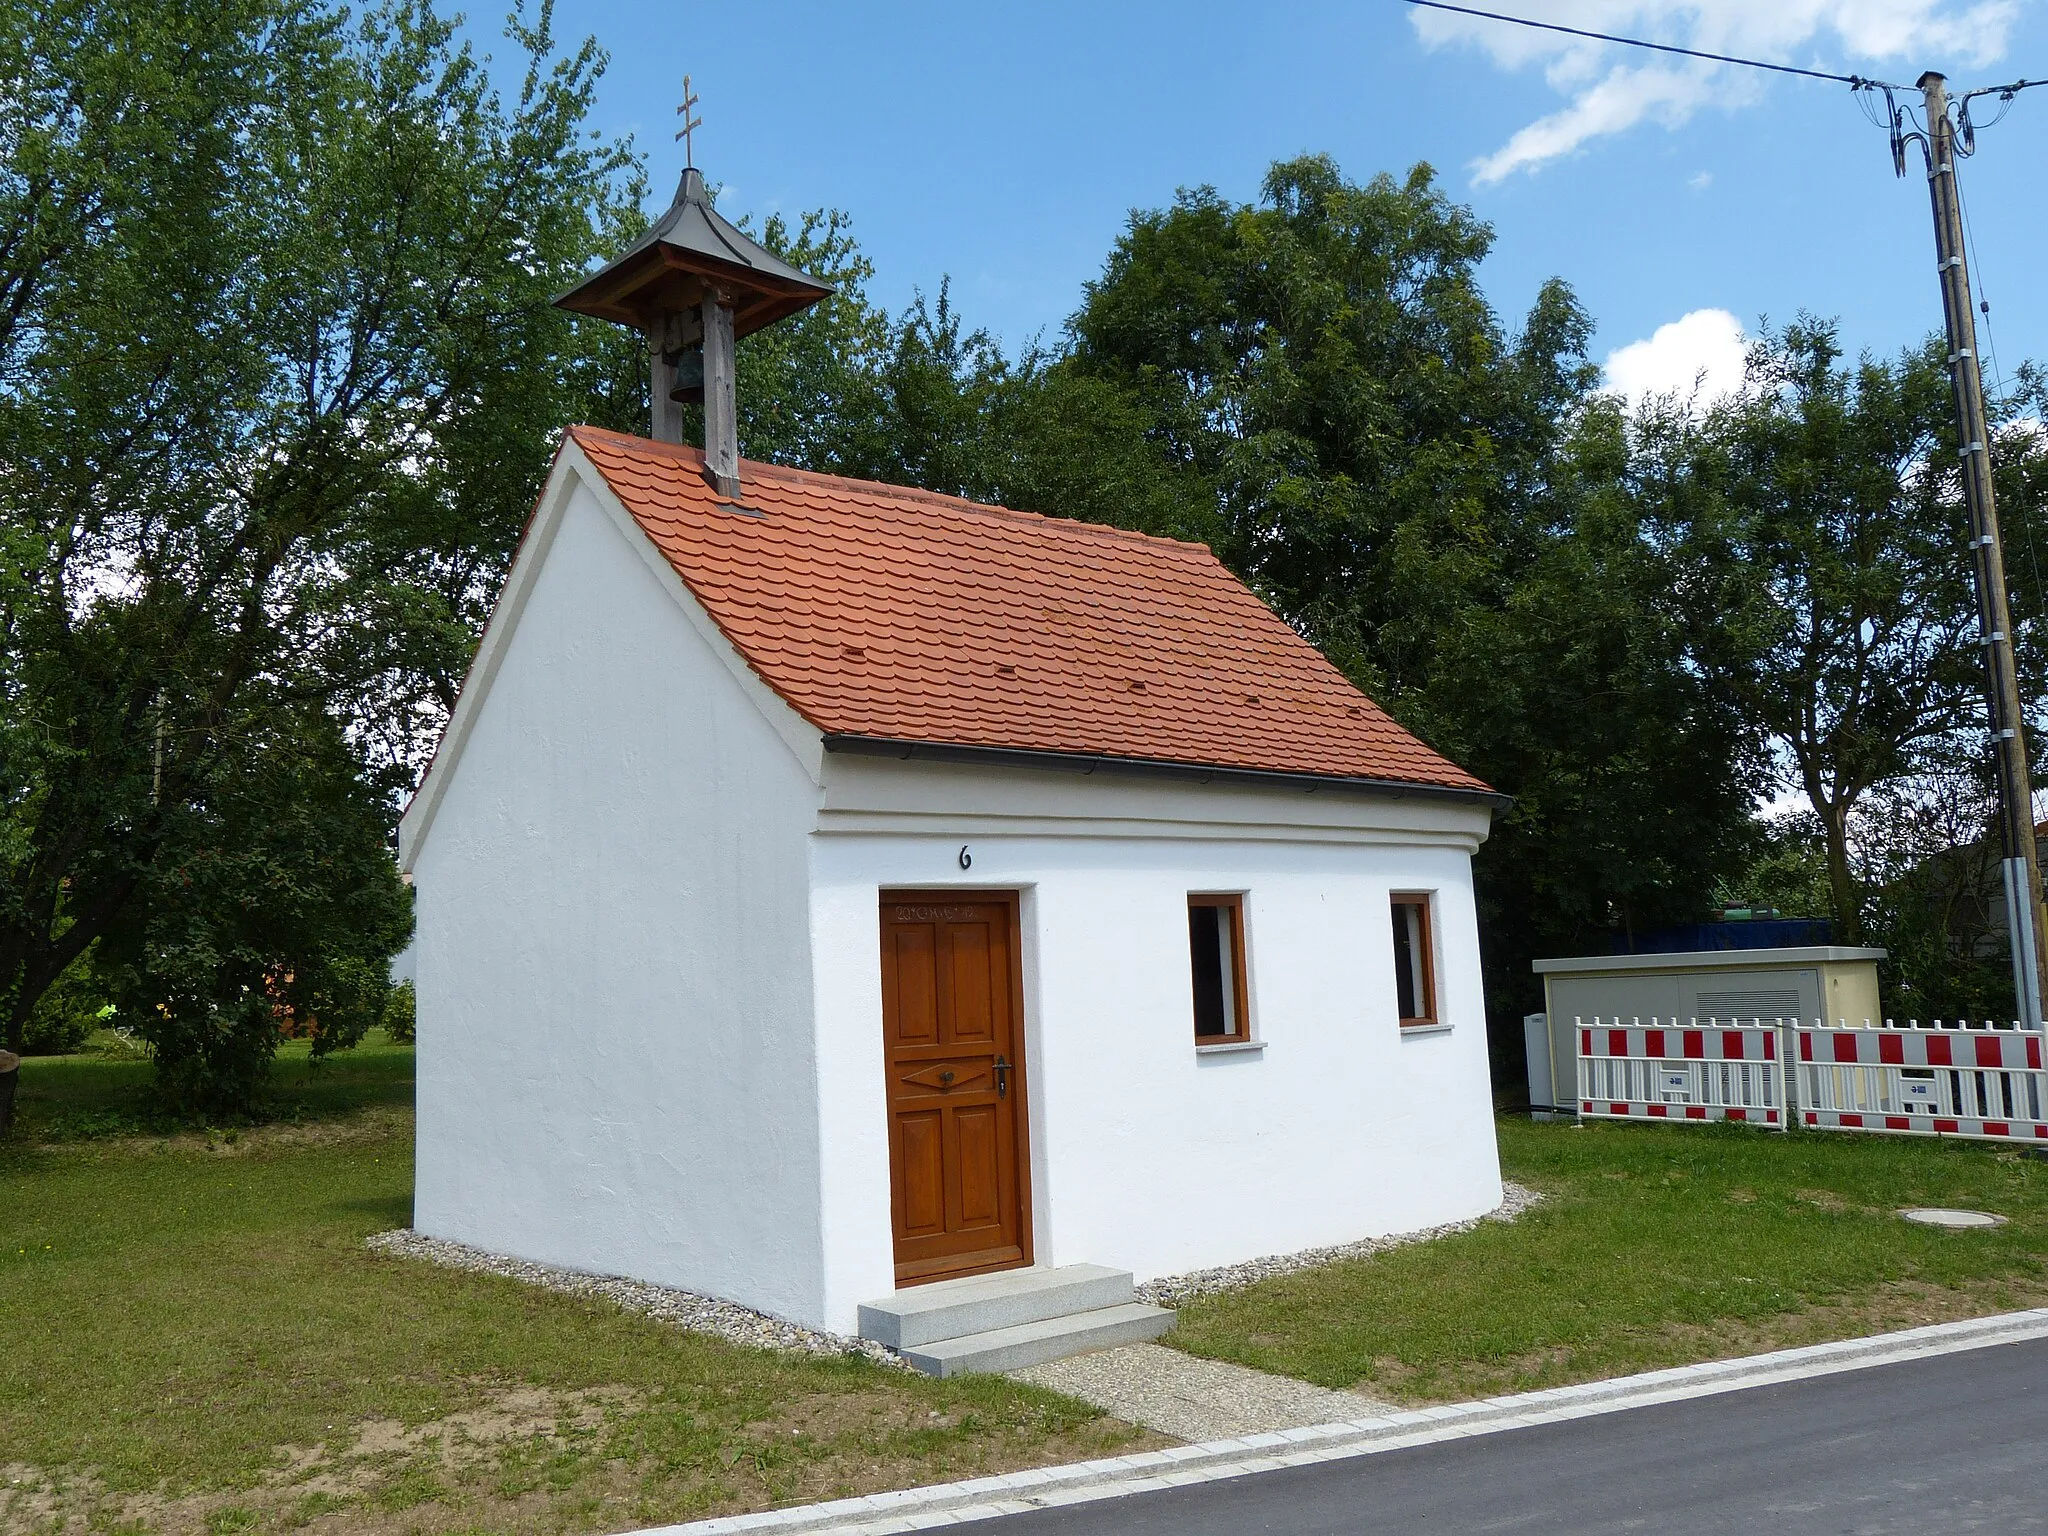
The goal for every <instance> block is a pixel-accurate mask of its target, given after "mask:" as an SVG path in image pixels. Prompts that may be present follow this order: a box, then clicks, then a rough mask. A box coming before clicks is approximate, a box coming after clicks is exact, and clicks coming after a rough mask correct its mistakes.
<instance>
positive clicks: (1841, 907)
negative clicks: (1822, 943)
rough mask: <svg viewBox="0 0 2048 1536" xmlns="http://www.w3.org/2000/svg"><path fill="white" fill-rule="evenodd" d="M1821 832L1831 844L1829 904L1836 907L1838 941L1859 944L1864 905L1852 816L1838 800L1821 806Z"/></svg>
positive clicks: (1836, 935) (1861, 935)
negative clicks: (1853, 852)
mask: <svg viewBox="0 0 2048 1536" xmlns="http://www.w3.org/2000/svg"><path fill="white" fill-rule="evenodd" d="M1820 810H1821V817H1820V824H1821V829H1822V831H1823V833H1824V834H1825V836H1826V837H1827V844H1828V901H1829V904H1830V905H1831V906H1833V908H1834V917H1835V942H1836V943H1837V944H1858V943H1861V942H1862V939H1863V903H1862V900H1861V892H1859V891H1858V890H1857V888H1856V876H1855V874H1854V873H1853V872H1852V871H1851V870H1850V868H1849V817H1848V811H1847V806H1846V804H1845V803H1844V802H1842V801H1837V802H1836V803H1835V804H1833V805H1830V806H1825V807H1821V808H1820Z"/></svg>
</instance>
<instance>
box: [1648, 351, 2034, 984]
mask: <svg viewBox="0 0 2048 1536" xmlns="http://www.w3.org/2000/svg"><path fill="white" fill-rule="evenodd" d="M1954 421H1955V418H1954V407H1953V404H1952V399H1951V396H1950V394H1949V385H1948V379H1947V371H1946V368H1945V366H1944V361H1943V357H1942V354H1941V350H1940V347H1939V345H1938V344H1937V343H1934V342H1929V343H1927V344H1926V345H1924V346H1921V347H1918V348H1915V349H1913V350H1911V351H1908V352H1906V353H1903V354H1901V355H1900V356H1899V357H1898V358H1897V359H1896V360H1894V361H1892V362H1885V361H1881V360H1878V359H1874V358H1870V357H1865V358H1863V359H1862V360H1861V361H1859V362H1858V363H1856V364H1854V365H1848V364H1845V363H1844V362H1843V361H1842V357H1841V351H1840V347H1839V344H1838V343H1837V341H1836V338H1835V330H1834V327H1833V325H1832V324H1829V323H1826V322H1822V321H1817V320H1813V319H1810V318H1806V319H1802V320H1800V321H1799V322H1797V323H1796V324H1794V325H1792V326H1789V327H1787V328H1786V329H1784V330H1783V331H1780V332H1766V333H1765V334H1764V335H1763V336H1762V337H1761V338H1760V340H1759V341H1758V343H1757V345H1756V347H1755V348H1754V350H1753V351H1752V353H1751V356H1750V359H1749V368H1748V378H1747V382H1746V384H1745V386H1744V388H1743V389H1742V391H1741V392H1740V393H1739V394H1738V395H1736V396H1735V397H1733V398H1732V399H1730V400H1729V401H1727V402H1725V403H1723V404H1720V405H1717V406H1715V407H1713V408H1711V409H1708V410H1706V411H1703V412H1701V411H1694V410H1692V409H1690V408H1688V407H1686V406H1683V405H1681V404H1678V403H1676V402H1673V403H1670V404H1668V405H1667V406H1666V407H1664V408H1663V409H1661V410H1659V411H1656V412H1653V413H1651V415H1650V416H1649V417H1647V418H1646V419H1645V421H1644V422H1643V423H1642V426H1643V452H1644V453H1645V455H1646V456H1647V457H1648V458H1649V459H1651V460H1652V461H1654V463H1655V464H1656V465H1658V466H1659V469H1658V475H1659V477H1660V478H1661V486H1660V494H1661V496H1662V498H1663V500H1664V502H1665V511H1664V514H1663V516H1664V518H1665V520H1666V531H1667V534H1668V536H1669V537H1671V538H1672V539H1673V540H1674V541H1675V542H1676V543H1677V544H1678V545H1680V546H1681V547H1682V549H1683V551H1684V559H1683V562H1682V566H1681V569H1683V570H1684V571H1685V572H1686V593H1685V597H1686V601H1687V603H1688V605H1689V607H1690V609H1691V612H1692V622H1693V627H1694V631H1695V634H1696V635H1697V637H1698V639H1697V650H1698V654H1699V656H1700V657H1701V659H1702V664H1703V665H1704V666H1705V667H1706V668H1708V669H1709V671H1710V672H1711V673H1712V674H1713V675H1714V677H1715V678H1716V679H1717V681H1718V682H1719V683H1720V685H1721V686H1723V687H1725V688H1726V689H1727V690H1728V691H1729V693H1730V695H1731V696H1732V697H1733V698H1734V700H1735V702H1736V706H1737V707H1738V708H1739V709H1740V710H1741V712H1742V714H1743V717H1744V719H1745V720H1746V721H1747V722H1748V724H1749V726H1750V728H1751V729H1752V730H1753V731H1754V732H1755V733H1756V734H1757V735H1758V736H1759V737H1762V738H1767V739H1768V740H1770V741H1771V742H1772V743H1774V744H1775V746H1776V748H1777V751H1778V753H1779V761H1778V769H1779V772H1780V774H1781V775H1782V777H1783V778H1784V779H1786V780H1789V781H1790V783H1791V785H1792V786H1794V787H1796V788H1797V789H1798V790H1799V791H1800V792H1801V793H1802V794H1804V796H1805V797H1806V799H1807V801H1808V803H1809V804H1810V805H1811V807H1812V810H1813V814H1814V816H1815V817H1816V819H1817V821H1818V823H1819V827H1820V832H1821V836H1822V839H1823V843H1824V846H1825V848H1826V856H1827V870H1828V882H1829V887H1830V892H1831V905H1832V908H1833V916H1834V921H1835V925H1836V926H1835V931H1836V935H1837V938H1838V939H1839V940H1840V941H1841V942H1845V943H1854V942H1857V941H1858V940H1859V938H1860V937H1861V935H1862V934H1863V931H1864V910H1863V909H1864V900H1863V896H1864V892H1863V885H1862V882H1861V881H1860V880H1859V878H1858V873H1857V850H1856V847H1855V841H1856V820H1857V815H1858V812H1859V809H1860V808H1861V807H1863V806H1864V805H1865V804H1866V802H1867V800H1868V797H1869V796H1870V795H1871V793H1872V792H1873V791H1874V790H1877V789H1879V788H1880V787H1881V786H1885V785H1887V784H1892V783H1895V782H1898V781H1903V780H1905V779H1907V778H1909V777H1910V776H1912V775H1914V774H1916V773H1917V772H1920V771H1921V770H1922V769H1924V768H1926V767H1928V766H1930V765H1933V764H1936V763H1941V764H1944V765H1946V764H1952V763H1956V762H1967V761H1970V760H1973V759H1975V758H1976V757H1978V756H1980V755H1981V754H1982V753H1983V751H1984V750H1985V744H1986V738H1985V725H1984V719H1985V715H1984V703H1983V698H1984V694H1983V690H1984V672H1983V662H1982V658H1981V656H1980V655H1979V653H1978V648H1977V644H1976V640H1977V615H1976V601H1975V597H1974V592H1973V588H1972V585H1971V579H1970V570H1971V553H1970V550H1969V547H1968V538H1969V531H1968V521H1967V518H1966V516H1965V514H1964V511H1963V506H1962V494H1961V487H1960V483H1959V480H1958V477H1957V470H1956V457H1955V453H1954V449H1953V439H1954V432H1955V427H1954ZM2004 436H2005V442H2004V444H2003V445H2002V446H2005V447H2019V446H2023V444H2022V443H2021V441H2020V439H2019V437H2018V435H2017V434H2016V433H2015V431H2014V429H2013V428H2012V427H2011V426H2010V424H2008V426H2007V430H2006V432H2005V434H2004ZM2023 457H2024V456H2023ZM2008 478H2009V479H2010V478H2011V477H2008ZM2013 484H2014V485H2015V487H2016V488H2020V489H2024V482H2021V481H2014V482H2013ZM2005 511H2006V513H2007V516H2008V520H2009V523H2010V525H2011V526H2012V527H2014V528H2016V529H2021V530H2025V529H2028V528H2029V527H2030V525H2031V522H2032V520H2033V518H2034V516H2035V508H2034V506H2033V505H2032V504H2031V503H2030V499H2029V498H2027V497H2026V496H2024V495H2019V496H2015V497H2013V498H2011V499H2009V501H2008V503H2007V505H2006V508H2005ZM2020 611H2021V612H2025V611H2026V610H2025V609H2021V610H2020ZM2033 611H2035V612H2038V609H2035V610H2033ZM2036 627H2037V626H2036ZM2038 648H2039V637H2038V635H2037V634H2030V635H2029V636H2028V637H2027V641H2026V651H2027V657H2028V670H2029V671H2030V672H2031V673H2033V674H2034V675H2038V672H2039V664H2038V655H2037V654H2036V653H2037V652H2038ZM2036 696H2038V693H2037V694H2036ZM1893 820H1894V821H1895V822H1896V818H1893Z"/></svg>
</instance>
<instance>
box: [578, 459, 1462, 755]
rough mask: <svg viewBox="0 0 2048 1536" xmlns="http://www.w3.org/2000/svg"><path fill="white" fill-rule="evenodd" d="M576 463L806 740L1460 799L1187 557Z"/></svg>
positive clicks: (1078, 529)
mask: <svg viewBox="0 0 2048 1536" xmlns="http://www.w3.org/2000/svg"><path fill="white" fill-rule="evenodd" d="M570 436H571V437H573V438H574V440H575V441H576V443H577V445H578V446H579V447H581V448H582V449H583V451H584V452H585V453H586V454H587V455H589V457H590V460H591V462H592V463H593V464H595V465H596V466H597V469H598V471H599V473H601V474H602V475H603V476H604V478H605V482H606V484H608V485H609V486H610V487H611V489H612V491H613V492H614V493H615V494H616V495H617V496H618V498H619V500H620V501H621V502H623V503H624V504H625V507H626V509H627V510H628V511H629V512H631V513H632V515H633V517H634V519H635V520H636V521H637V522H638V523H639V524H640V526H641V528H643V529H644V530H645V531H646V533H647V536H648V537H649V538H650V539H652V540H653V541H654V544H655V546H656V547H657V548H658V549H660V551H661V552H662V553H663V554H664V555H666V556H667V557H668V561H669V563H670V564H671V565H672V566H674V567H675V571H676V574H677V575H678V576H680V577H681V578H682V579H683V582H684V584H685V585H686V586H688V588H689V589H690V591H691V592H692V593H693V594H694V595H695V596H696V598H697V600H698V601H699V602H700V603H702V604H703V605H704V607H705V609H706V610H707V611H708V612H709V613H710V615H711V617H712V618H713V620H715V621H716V622H717V624H718V626H719V628H720V629H722V630H723V631H724V632H725V634H726V636H727V638H729V639H730V640H731V641H732V643H733V645H734V646H736V647H737V648H738V650H739V652H740V654H741V655H742V656H744V657H745V658H746V660H747V662H748V663H749V665H751V666H752V667H753V669H754V670H755V671H756V672H757V673H759V674H760V676H761V678H762V680H763V681H765V682H766V683H767V684H768V686H769V687H771V688H773V689H774V690H775V691H776V692H777V693H778V694H780V695H781V696H782V697H783V698H784V699H786V700H788V702H789V703H790V705H791V706H792V707H793V708H795V709H796V710H797V712H798V713H799V714H801V715H802V716H803V717H804V718H805V719H806V720H808V721H810V723H811V724H812V725H814V726H816V727H817V728H818V729H819V730H820V731H822V732H824V733H825V734H826V735H828V736H862V737H880V738H887V739H890V740H895V741H903V742H929V743H941V744H945V745H948V746H965V747H995V748H1010V749H1016V750H1025V751H1034V752H1061V753H1080V754H1089V755H1102V756H1108V757H1117V758H1130V759H1138V760H1146V761H1163V762H1171V763H1184V764H1192V765H1199V766H1204V767H1224V768H1240V769H1253V770H1261V771H1267V772H1280V773H1297V774H1315V775H1327V776H1336V777H1343V778H1367V779H1378V780H1388V781H1395V782H1401V783H1409V784H1429V785H1439V786H1443V787H1447V788H1458V789H1473V790H1483V789H1485V787H1486V786H1485V785H1483V784H1482V783H1481V782H1480V781H1479V780H1478V779H1476V778H1474V777H1473V776H1472V775H1471V774H1469V773H1466V772H1465V771H1464V770H1463V769H1461V768H1459V767H1457V766H1456V765H1455V764H1453V763H1451V762H1449V761H1447V760H1445V759H1444V758H1442V757H1439V756H1438V755H1437V754H1436V753H1435V752H1432V751H1431V750H1430V749H1429V748H1428V747H1426V746H1424V745H1423V744H1422V743H1421V742H1420V741H1418V740H1417V739H1416V738H1415V737H1413V736H1411V735H1410V734H1409V733H1408V732H1407V731H1405V730H1403V729H1402V728H1401V727H1400V726H1398V725H1396V724H1395V723H1394V722H1393V721H1392V720H1391V719H1390V718H1388V716H1387V714H1386V713H1385V711H1383V710H1382V709H1381V708H1380V707H1379V706H1378V705H1377V704H1375V703H1373V702H1372V700H1370V699H1368V698H1367V697H1366V696H1365V695H1364V694H1362V693H1360V692H1359V691H1358V690H1357V689H1356V688H1354V687H1352V686H1351V684H1350V683H1349V682H1347V681H1346V680H1345V678H1344V676H1343V674H1342V673H1340V672H1339V671H1338V670H1337V669H1336V668H1335V667H1333V666H1331V665H1330V663H1329V662H1328V661H1326V660H1324V659H1323V657H1322V655H1321V653H1319V652H1318V651H1317V650H1316V648H1315V647H1314V646H1312V645H1310V644H1309V643H1308V642H1307V641H1306V640H1304V639H1303V638H1302V637H1301V636H1300V635H1298V634H1297V633H1295V631H1294V630H1292V629H1290V628H1289V627H1288V626H1287V625H1286V624H1285V623H1284V622H1282V620H1281V619H1280V618H1278V617H1277V616H1276V615H1275V614H1274V613H1273V612H1272V610H1271V609H1269V608H1267V607H1266V605H1265V604H1264V603H1262V602H1260V601H1259V600H1258V598H1256V597H1255V596H1253V595H1252V593H1251V592H1250V590H1249V589H1247V588H1246V587H1245V586H1244V585H1243V583H1241V582H1239V581H1238V579H1237V578H1236V577H1234V576H1232V575H1231V574H1230V572H1229V571H1227V570H1226V569H1224V567H1223V565H1222V564H1221V562H1219V561H1218V560H1217V559H1216V557H1215V556H1214V555H1212V554H1210V552H1209V551H1208V549H1207V548H1206V547H1205V546H1203V545H1200V544H1184V543H1181V542H1178V541H1176V540H1172V539H1160V538H1153V537H1151V536H1149V535H1146V534H1140V533H1127V532H1124V531H1123V530H1121V529H1116V528H1106V527H1103V526H1101V525H1099V524H1095V523H1081V522H1074V521H1070V520H1068V519H1065V518H1056V517H1040V516H1038V515H1036V514H1033V513H1025V512H1010V511H1006V510H1004V509H1003V508H1001V507H988V506H982V505H979V504H977V503H975V502H971V501H963V500H960V499H958V498H955V497H950V496H939V495H935V494H932V493H930V492H925V491H914V490H905V489H903V488H901V487H898V486H890V485H877V484H873V483H871V482H868V481H862V480H844V479H839V478H836V477H833V476H829V475H816V474H809V473H806V472H804V471H802V470H793V469H784V468H781V467H780V466H777V465H772V464H756V463H752V462H748V463H746V464H745V465H744V466H743V467H742V470H741V485H742V487H743V490H742V493H741V495H742V500H743V501H744V503H745V505H746V507H747V508H748V509H749V511H750V512H752V513H753V514H755V515H751V516H750V515H748V512H741V511H736V510H734V509H733V508H732V507H730V506H728V505H724V504H721V503H720V501H719V499H718V497H717V496H716V494H715V493H714V492H713V491H712V489H711V487H710V486H709V485H708V484H706V483H705V480H704V477H703V473H702V467H701V466H702V464H703V456H702V454H701V453H700V452H699V451H698V450H696V449H694V448H678V447H674V446H671V445H668V444H664V443H655V442H650V441H648V440H647V439H645V438H638V437H626V436H622V435H621V434H619V433H616V432H605V431H600V430H598V429H596V428H593V427H574V428H571V429H570Z"/></svg>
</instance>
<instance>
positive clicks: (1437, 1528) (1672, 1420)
mask: <svg viewBox="0 0 2048 1536" xmlns="http://www.w3.org/2000/svg"><path fill="white" fill-rule="evenodd" d="M961 1529H967V1530H974V1531H977V1532H981V1533H984V1536H1098V1533H1103V1536H1106V1533H1110V1532H1115V1533H1117V1536H1150V1533H1157V1536H1248V1533H1252V1532H1276V1533H1284V1536H1312V1533H1313V1536H1320V1533H1324V1532H1329V1533H1339V1532H1341V1533H1347V1536H1348V1533H1353V1532H1401V1533H1404V1536H1406V1533H1430V1532H1446V1533H1456V1536H1477V1533H1481V1532H1491V1531H1511V1532H1515V1533H1518V1536H1520V1533H1533V1532H1549V1531H1570V1532H1573V1533H1575V1536H1576V1533H1601V1532H1619V1531H1629V1532H1637V1531H1654V1532H1667V1531H1668V1532H1673V1533H1679V1536H1690V1533H1693V1532H1699V1533H1707V1532H1712V1533H1714V1536H1727V1533H1730V1532H1740V1531H1751V1530H1755V1531H1767V1532H1769V1533H1770V1536H1822V1533H1825V1536H1845V1533H1856V1536H1865V1533H1870V1536H1875V1533H1878V1532H1893V1531H1900V1532H1905V1531H1910V1532H1914V1533H1916V1536H1925V1533H1932V1532H1941V1533H1948V1532H1956V1531H1999V1532H2013V1531H2040V1532H2048V1339H2040V1340H2031V1341H2028V1342H2025V1343H2020V1344H2001V1345H1994V1346H1992V1347H1991V1348H1988V1349H1976V1350H1966V1351H1963V1352H1961V1353H1957V1354H1952V1355H1941V1356H1938V1357H1935V1358H1933V1359H1928V1360H1913V1361H1905V1362H1902V1363H1899V1364H1895V1365H1882V1366H1875V1367H1872V1368H1871V1369H1868V1370H1861V1371H1846V1372H1843V1373H1841V1374H1839V1375H1834V1376H1821V1377H1815V1378H1813V1379H1811V1380H1808V1381H1800V1382H1790V1383H1786V1384H1784V1385H1781V1386H1770V1387H1753V1388H1748V1389H1746V1390H1743V1391H1738V1392H1729V1393H1723V1394H1721V1395H1720V1396H1717V1397H1702V1398H1695V1399H1692V1400H1691V1401H1688V1402H1681V1403H1661V1404H1656V1405H1654V1406H1651V1407H1647V1408H1632V1409H1627V1410H1624V1411H1622V1412H1619V1413H1610V1414H1600V1415H1596V1416H1594V1417H1591V1418H1584V1419H1575V1420H1572V1421H1570V1422H1568V1423H1562V1424H1545V1425H1539V1426H1536V1427H1534V1428H1530V1429H1515V1430H1505V1431H1502V1432H1501V1433H1498V1434H1491V1435H1481V1436H1476V1437H1474V1438H1471V1439H1465V1440H1452V1441H1446V1442H1444V1443H1442V1444H1438V1445H1428V1446H1417V1447H1414V1448H1412V1449H1409V1450H1403V1451H1389V1452H1385V1453H1382V1454H1380V1455H1377V1456H1358V1457H1352V1458H1349V1459H1347V1460H1342V1461H1332V1462H1322V1463H1319V1464H1317V1465H1314V1466H1307V1467H1292V1468H1288V1469H1286V1470H1284V1471H1279V1472H1261V1473H1254V1474H1252V1475H1249V1476H1246V1477H1239V1478H1231V1479H1227V1480H1224V1481H1219V1482H1213V1483H1204V1484H1198V1485H1196V1486H1193V1487H1189V1488H1174V1489H1168V1490H1166V1491H1163V1492H1159V1493H1142V1494H1133V1495H1131V1496H1129V1497H1127V1498H1120V1499H1103V1500H1099V1501H1097V1502H1095V1503H1092V1504H1076V1505H1069V1506H1066V1507H1064V1508H1056V1509H1045V1510H1034V1511H1032V1512H1031V1513H1029V1514H1023V1515H1011V1516H1008V1517H1006V1518H1004V1519H1000V1520H989V1521H982V1522H977V1523H976V1524H974V1525H972V1526H967V1527H962V1528H961Z"/></svg>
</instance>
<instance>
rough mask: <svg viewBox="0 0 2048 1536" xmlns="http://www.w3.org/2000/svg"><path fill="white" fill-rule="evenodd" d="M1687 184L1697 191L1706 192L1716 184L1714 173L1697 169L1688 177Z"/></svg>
mask: <svg viewBox="0 0 2048 1536" xmlns="http://www.w3.org/2000/svg"><path fill="white" fill-rule="evenodd" d="M1685 184H1686V185H1687V186H1688V187H1691V188H1692V189H1693V191H1695V192H1704V191H1706V190H1707V188H1709V187H1711V186H1712V185H1713V184H1714V173H1713V172H1712V171H1695V172H1694V173H1693V174H1692V175H1691V176H1688V177H1687V178H1686V182H1685Z"/></svg>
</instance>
